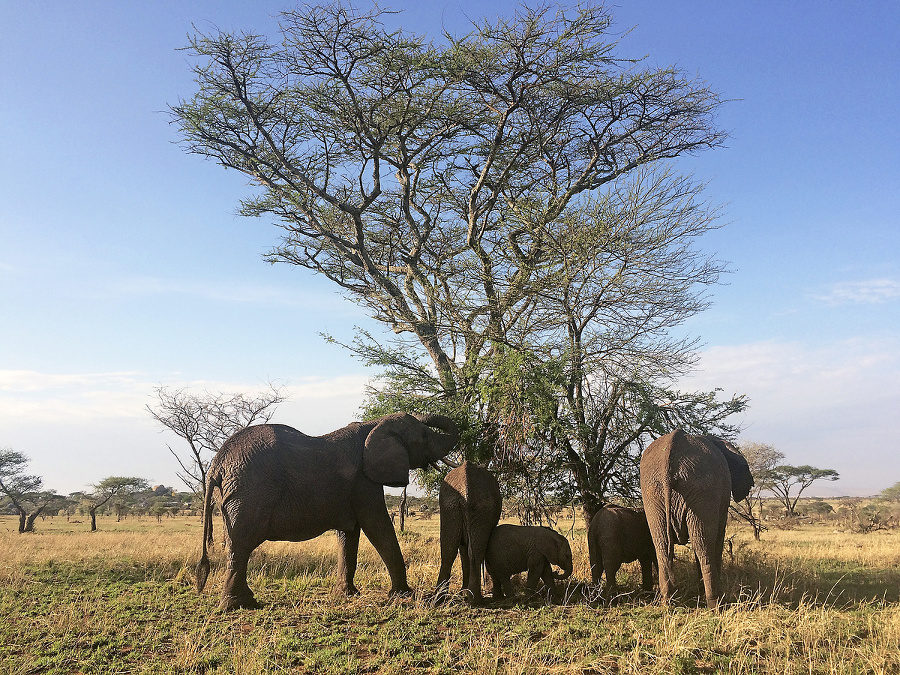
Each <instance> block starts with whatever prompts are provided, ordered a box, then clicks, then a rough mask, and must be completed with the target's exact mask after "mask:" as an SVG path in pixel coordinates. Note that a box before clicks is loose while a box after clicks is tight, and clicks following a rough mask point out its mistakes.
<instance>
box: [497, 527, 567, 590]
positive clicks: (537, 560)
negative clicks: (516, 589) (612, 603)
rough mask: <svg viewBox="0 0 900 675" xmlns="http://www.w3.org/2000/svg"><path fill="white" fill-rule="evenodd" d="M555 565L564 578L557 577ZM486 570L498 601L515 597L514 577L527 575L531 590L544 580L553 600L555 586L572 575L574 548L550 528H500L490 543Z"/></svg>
mask: <svg viewBox="0 0 900 675" xmlns="http://www.w3.org/2000/svg"><path fill="white" fill-rule="evenodd" d="M551 565H556V566H557V567H560V568H561V569H562V571H563V572H562V574H556V573H554V572H553V568H552V566H551ZM485 567H487V571H488V574H490V575H491V581H492V582H493V584H494V593H493V597H494V599H495V600H499V599H502V598H504V597H506V596H507V595H512V586H511V583H510V577H511V576H512V575H513V574H518V573H519V572H525V571H527V572H528V576H527V578H526V580H525V588H526V589H527V590H529V591H534V590H536V589H537V585H538V582H539V581H541V580H543V582H544V584H545V585H546V586H547V588H549V589H550V594H551V597H553V596H554V595H555V591H556V584H555V582H556V581H557V580H560V581H561V580H564V579H568V578H569V577H570V576H571V574H572V548H571V547H570V546H569V541H568V540H567V539H566V538H565V537H564V536H562V535H561V534H560V533H559V532H557V531H556V530H551V529H550V528H549V527H537V526H526V525H498V526H497V527H495V528H494V531H493V532H492V533H491V539H490V541H489V542H488V548H487V556H486V557H485Z"/></svg>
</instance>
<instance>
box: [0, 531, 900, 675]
mask: <svg viewBox="0 0 900 675" xmlns="http://www.w3.org/2000/svg"><path fill="white" fill-rule="evenodd" d="M37 525H38V529H37V532H36V533H34V534H21V535H20V534H18V533H17V531H16V530H17V522H16V520H15V519H14V518H11V517H3V518H0V673H2V674H4V675H5V674H16V675H24V674H26V673H205V674H218V673H222V674H225V673H235V674H238V673H241V674H243V673H247V674H249V673H281V672H285V673H292V672H301V673H303V672H310V673H382V672H384V673H394V672H396V673H419V672H421V673H450V672H473V673H585V674H586V673H667V674H671V673H720V672H721V673H798V674H799V673H900V597H898V595H900V531H898V530H887V531H876V532H872V533H868V534H856V533H850V532H840V531H835V529H834V528H833V527H832V526H828V525H802V526H799V527H796V528H793V529H784V530H780V529H770V530H769V531H767V532H764V533H763V536H762V540H761V541H754V539H753V537H752V534H751V533H750V532H749V530H743V529H741V528H740V527H734V526H730V527H729V532H728V534H729V535H733V538H732V546H731V552H730V553H729V552H727V551H726V555H725V562H724V574H725V583H726V588H727V592H726V599H727V600H728V603H727V604H726V606H725V607H724V609H723V610H721V611H720V612H718V613H715V614H714V613H711V612H709V611H707V610H706V609H705V608H703V606H702V600H700V599H698V596H697V592H696V590H695V589H696V577H695V573H694V570H693V564H692V562H691V558H690V556H689V553H688V550H687V549H686V548H683V547H678V549H679V550H678V551H677V552H676V553H677V558H678V562H677V564H678V568H677V574H678V580H679V586H680V587H681V588H682V589H684V593H683V594H682V596H681V598H680V600H679V601H678V602H676V603H675V604H674V605H672V606H669V607H663V606H661V605H660V604H659V603H658V602H654V601H653V600H652V599H649V600H648V599H646V598H641V597H639V594H638V593H637V590H638V589H639V587H640V569H639V567H638V566H637V564H636V563H634V564H631V565H626V566H625V567H624V568H623V569H622V570H620V572H619V582H620V586H622V587H623V590H624V591H631V593H626V594H625V595H623V596H622V597H620V598H619V601H618V603H616V604H614V605H613V606H607V605H604V604H603V603H602V602H600V599H599V594H598V592H597V589H595V588H593V587H592V586H591V585H590V584H589V583H586V580H589V579H590V573H589V564H588V555H587V545H586V540H585V535H584V531H583V529H579V526H580V525H581V522H580V520H579V521H576V523H575V527H574V528H572V522H571V521H569V522H566V521H561V522H560V524H559V525H560V529H562V530H564V531H566V532H568V534H569V537H570V541H571V544H572V550H573V553H574V554H575V572H574V574H573V578H572V580H571V581H570V582H569V585H568V586H567V588H566V596H567V597H566V603H565V604H554V605H551V604H549V603H548V602H547V601H546V599H545V598H542V597H540V596H536V597H533V598H530V599H528V598H525V597H524V595H522V594H521V593H520V595H519V596H518V597H517V598H516V599H515V600H513V601H504V602H502V603H497V604H491V603H490V602H489V603H488V604H486V605H485V606H483V607H469V606H468V605H467V604H466V603H465V602H464V601H463V600H462V599H461V598H460V597H457V598H454V599H451V600H450V601H449V602H447V603H445V604H443V605H440V606H437V607H434V606H432V604H431V603H430V601H429V596H430V591H431V590H432V588H433V586H434V583H435V579H436V577H437V572H438V566H439V557H440V554H439V546H438V529H439V524H438V519H437V518H431V519H428V520H412V521H409V522H408V523H407V529H406V531H405V532H403V533H401V534H400V542H401V546H402V548H403V552H404V556H405V558H406V561H407V566H408V571H409V577H410V584H411V585H412V586H413V587H414V588H416V589H417V592H416V594H415V595H414V596H412V597H408V598H396V599H394V598H391V599H389V598H388V597H387V589H388V587H389V581H388V577H387V573H386V571H385V569H384V566H383V564H382V562H381V560H380V559H379V558H378V556H377V554H376V553H375V552H374V550H373V549H372V548H371V547H370V546H368V544H367V542H365V538H363V542H362V545H361V548H360V566H359V570H358V572H357V585H358V586H359V588H360V590H361V591H362V593H361V595H359V596H357V597H354V598H344V597H340V596H336V595H335V594H334V593H333V591H332V586H333V584H334V573H335V566H336V559H337V558H336V553H337V546H336V541H335V536H334V534H333V533H329V534H326V535H323V536H322V537H320V538H318V539H316V540H312V541H309V542H303V543H285V542H269V543H267V544H264V545H263V546H261V547H260V548H259V549H257V551H256V552H255V553H254V555H253V557H252V558H251V562H250V564H251V569H250V577H249V580H250V585H251V587H252V588H253V589H254V592H255V593H256V597H257V598H258V599H259V600H260V601H261V602H262V603H263V607H262V608H261V609H257V610H239V611H236V612H232V613H222V612H220V611H219V610H218V609H217V604H218V600H219V598H218V593H219V591H220V590H221V586H222V581H223V576H224V574H223V562H224V560H223V557H224V556H223V553H222V549H221V546H217V547H216V549H215V553H214V557H213V573H212V575H211V577H210V580H209V582H208V584H207V587H206V591H205V592H204V593H203V594H202V595H198V594H197V592H196V590H195V588H194V577H193V567H194V565H195V563H196V561H197V559H198V557H199V548H200V539H201V530H202V528H201V523H200V518H199V517H197V516H179V517H176V518H164V519H162V520H161V521H160V522H157V519H155V518H144V519H142V520H138V519H135V518H133V517H132V518H129V519H127V520H123V521H121V522H116V519H115V518H114V517H106V518H101V519H100V520H99V522H98V525H99V531H98V532H95V533H91V532H89V531H88V528H87V526H86V523H76V522H66V519H65V517H63V516H56V517H55V518H53V519H49V518H48V519H46V520H43V521H40V520H39V521H38V524H37ZM216 528H217V531H216V537H217V540H218V541H219V542H221V521H217V523H216ZM458 575H459V563H457V565H456V569H455V577H454V579H453V584H454V586H453V587H454V588H458V587H459V584H460V580H459V576H458ZM698 605H699V606H698Z"/></svg>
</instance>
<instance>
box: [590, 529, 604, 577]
mask: <svg viewBox="0 0 900 675" xmlns="http://www.w3.org/2000/svg"><path fill="white" fill-rule="evenodd" d="M588 560H589V561H590V563H591V583H593V584H599V583H600V577H602V576H603V550H602V547H601V546H600V544H599V543H597V542H595V541H594V540H593V538H589V539H588Z"/></svg>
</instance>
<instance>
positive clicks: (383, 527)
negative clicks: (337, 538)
mask: <svg viewBox="0 0 900 675" xmlns="http://www.w3.org/2000/svg"><path fill="white" fill-rule="evenodd" d="M360 524H361V525H362V530H363V532H365V533H366V537H368V538H369V541H370V542H372V546H374V547H375V550H376V551H378V555H380V556H381V559H382V560H383V561H384V565H385V567H387V571H388V574H389V575H390V577H391V590H390V593H389V595H397V594H407V593H412V589H411V588H410V587H409V584H408V583H407V581H406V563H405V562H404V561H403V553H402V552H401V551H400V543H399V542H398V541H397V534H396V533H395V532H394V526H393V525H392V524H391V518H390V516H388V513H387V509H386V508H383V507H382V508H381V509H371V510H368V511H367V512H366V513H365V515H363V514H360ZM358 536H359V535H357V537H358Z"/></svg>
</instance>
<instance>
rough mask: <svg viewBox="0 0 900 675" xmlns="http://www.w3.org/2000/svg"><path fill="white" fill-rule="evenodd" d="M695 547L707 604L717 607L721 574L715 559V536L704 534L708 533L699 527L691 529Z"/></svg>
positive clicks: (711, 607) (710, 606)
mask: <svg viewBox="0 0 900 675" xmlns="http://www.w3.org/2000/svg"><path fill="white" fill-rule="evenodd" d="M689 532H690V537H691V542H692V545H693V548H694V556H695V560H696V566H697V570H698V572H699V575H700V580H701V581H702V583H703V591H704V595H705V596H706V606H707V607H709V608H710V609H716V608H717V607H718V604H719V596H720V594H721V593H720V591H719V575H718V569H717V567H716V564H715V562H714V560H715V537H712V538H709V537H706V536H704V535H705V534H706V533H705V532H704V531H703V530H702V529H701V528H699V527H695V528H691V529H690V530H689Z"/></svg>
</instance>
